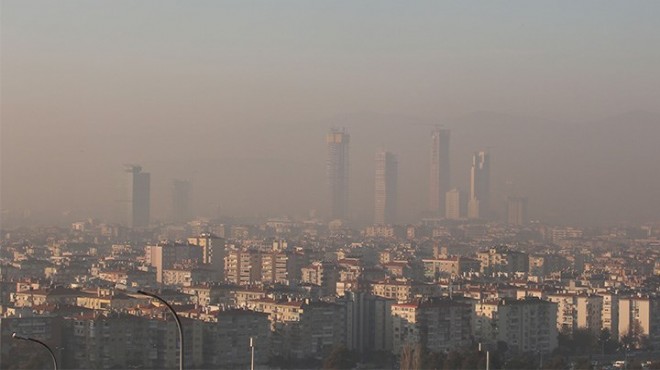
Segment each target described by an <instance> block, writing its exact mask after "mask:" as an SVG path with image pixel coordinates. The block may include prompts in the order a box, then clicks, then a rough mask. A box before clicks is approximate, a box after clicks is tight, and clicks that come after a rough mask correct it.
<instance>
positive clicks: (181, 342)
mask: <svg viewBox="0 0 660 370" xmlns="http://www.w3.org/2000/svg"><path fill="white" fill-rule="evenodd" d="M137 292H138V293H139V294H142V295H146V296H148V297H151V298H154V299H157V300H158V301H159V302H161V303H162V304H164V305H165V306H167V308H168V309H169V310H170V312H172V315H174V319H175V320H176V326H177V328H178V329H179V370H183V327H182V326H181V319H180V318H179V315H177V314H176V311H174V308H173V307H172V305H170V304H169V303H167V301H165V300H164V299H163V298H161V297H159V296H157V295H155V294H153V293H149V292H145V291H144V290H138V291H137Z"/></svg>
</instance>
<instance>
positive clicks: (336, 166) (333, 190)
mask: <svg viewBox="0 0 660 370" xmlns="http://www.w3.org/2000/svg"><path fill="white" fill-rule="evenodd" d="M349 140H350V135H348V134H347V133H346V131H344V130H337V129H332V130H331V131H330V133H328V135H327V136H326V144H327V147H328V158H327V161H326V171H327V175H328V185H329V188H330V216H331V218H332V219H346V218H347V217H348V168H349V167H348V166H349V162H348V143H349Z"/></svg>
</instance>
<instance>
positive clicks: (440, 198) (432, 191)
mask: <svg viewBox="0 0 660 370" xmlns="http://www.w3.org/2000/svg"><path fill="white" fill-rule="evenodd" d="M431 139H432V145H431V181H430V183H429V184H430V188H429V210H430V211H431V212H432V213H433V214H434V215H435V216H438V217H442V216H444V215H445V194H446V193H447V192H448V191H449V186H450V177H449V175H450V173H449V171H450V170H449V130H447V129H441V128H439V127H436V128H435V129H434V130H433V132H432V133H431Z"/></svg>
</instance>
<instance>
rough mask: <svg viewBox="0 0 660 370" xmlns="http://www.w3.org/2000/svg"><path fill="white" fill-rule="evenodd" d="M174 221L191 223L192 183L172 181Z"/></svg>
mask: <svg viewBox="0 0 660 370" xmlns="http://www.w3.org/2000/svg"><path fill="white" fill-rule="evenodd" d="M172 221H174V222H177V223H179V222H186V221H190V182H189V181H185V180H174V181H172Z"/></svg>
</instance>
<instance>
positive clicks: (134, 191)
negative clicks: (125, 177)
mask: <svg viewBox="0 0 660 370" xmlns="http://www.w3.org/2000/svg"><path fill="white" fill-rule="evenodd" d="M126 172H128V173H129V174H130V176H131V177H130V179H129V184H128V185H129V191H128V196H129V205H130V206H129V207H130V209H129V218H130V219H129V224H130V225H131V227H146V226H149V209H150V206H151V199H150V197H151V194H150V193H151V191H150V183H151V175H150V174H149V173H147V172H142V167H141V166H137V165H128V166H127V167H126Z"/></svg>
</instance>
